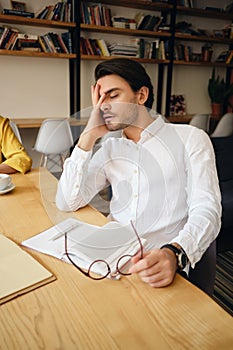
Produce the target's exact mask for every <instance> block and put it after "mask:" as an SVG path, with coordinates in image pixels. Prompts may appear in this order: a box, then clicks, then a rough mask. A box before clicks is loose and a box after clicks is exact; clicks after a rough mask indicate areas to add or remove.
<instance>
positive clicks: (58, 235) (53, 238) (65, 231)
mask: <svg viewBox="0 0 233 350" xmlns="http://www.w3.org/2000/svg"><path fill="white" fill-rule="evenodd" d="M78 226H80V224H76V225H72V226H69V227H68V228H67V229H64V231H63V232H58V233H57V234H56V235H55V236H53V237H51V238H49V241H55V240H56V239H58V238H60V237H62V236H64V234H65V233H67V232H70V231H71V230H73V229H74V228H76V227H78Z"/></svg>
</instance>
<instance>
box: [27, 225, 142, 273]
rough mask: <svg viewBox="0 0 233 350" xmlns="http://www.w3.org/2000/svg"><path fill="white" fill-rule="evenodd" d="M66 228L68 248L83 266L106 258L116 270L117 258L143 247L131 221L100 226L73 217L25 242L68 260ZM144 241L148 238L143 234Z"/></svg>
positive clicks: (46, 252)
mask: <svg viewBox="0 0 233 350" xmlns="http://www.w3.org/2000/svg"><path fill="white" fill-rule="evenodd" d="M65 232H67V237H68V246H69V248H68V250H69V253H70V254H72V258H73V261H74V262H75V263H76V264H77V265H78V266H80V267H82V268H84V269H88V268H89V266H90V264H91V263H92V262H93V261H94V260H99V259H101V260H103V259H104V260H105V261H107V262H108V264H109V266H110V268H111V271H112V273H113V274H114V272H115V269H116V264H117V261H118V259H119V258H120V257H121V256H122V255H126V254H127V255H131V256H132V255H135V254H136V253H137V252H138V250H139V248H140V247H139V243H138V240H137V238H136V237H135V234H134V233H133V232H132V229H131V228H130V226H129V225H128V226H127V225H121V224H120V223H118V222H114V221H111V222H109V223H107V224H106V225H104V226H101V227H99V226H95V225H90V224H87V223H84V222H81V221H79V220H76V219H73V218H69V219H66V220H64V221H62V222H60V223H59V224H57V225H55V226H53V227H51V228H50V229H48V230H46V231H44V232H41V233H39V234H38V235H36V236H34V237H31V238H29V239H27V240H26V241H24V242H22V244H23V245H25V246H26V247H28V248H32V249H35V250H37V251H40V252H42V253H45V254H49V255H52V256H55V257H56V258H58V259H61V260H64V261H66V262H69V260H68V259H67V257H66V255H65V241H64V239H65V237H64V235H65ZM141 242H142V244H143V245H145V243H146V240H145V239H144V238H141ZM129 259H130V258H129ZM96 268H97V270H96V271H95V272H96V273H98V274H101V275H102V274H104V273H103V272H102V271H101V268H100V266H96ZM109 277H111V276H109Z"/></svg>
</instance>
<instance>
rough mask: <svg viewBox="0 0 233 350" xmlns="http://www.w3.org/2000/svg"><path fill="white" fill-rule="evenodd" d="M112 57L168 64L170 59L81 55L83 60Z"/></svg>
mask: <svg viewBox="0 0 233 350" xmlns="http://www.w3.org/2000/svg"><path fill="white" fill-rule="evenodd" d="M112 58H130V59H132V60H134V61H138V62H141V63H154V64H164V65H166V64H168V63H169V62H170V61H169V60H158V59H150V58H138V57H129V56H94V55H81V59H82V60H89V61H104V60H110V59H112Z"/></svg>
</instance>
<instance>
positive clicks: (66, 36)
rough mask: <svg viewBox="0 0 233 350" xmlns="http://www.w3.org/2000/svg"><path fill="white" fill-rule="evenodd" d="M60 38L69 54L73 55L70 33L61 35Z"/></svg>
mask: <svg viewBox="0 0 233 350" xmlns="http://www.w3.org/2000/svg"><path fill="white" fill-rule="evenodd" d="M61 38H62V40H63V42H64V44H65V45H66V47H67V49H68V51H69V53H70V54H72V53H73V44H72V37H71V33H70V32H64V33H61Z"/></svg>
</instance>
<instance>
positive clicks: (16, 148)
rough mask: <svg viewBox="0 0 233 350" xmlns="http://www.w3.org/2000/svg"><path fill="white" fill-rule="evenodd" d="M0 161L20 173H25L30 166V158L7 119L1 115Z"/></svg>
mask: <svg viewBox="0 0 233 350" xmlns="http://www.w3.org/2000/svg"><path fill="white" fill-rule="evenodd" d="M0 163H5V164H7V165H9V166H11V167H12V168H14V169H16V170H17V171H19V172H21V173H26V172H27V171H28V170H30V169H31V166H32V160H31V158H30V157H29V155H28V154H27V153H26V151H25V149H24V147H23V146H22V144H21V143H20V142H19V140H18V139H17V137H16V136H15V134H14V132H13V130H12V129H11V127H10V125H9V119H8V118H3V117H1V116H0Z"/></svg>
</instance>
